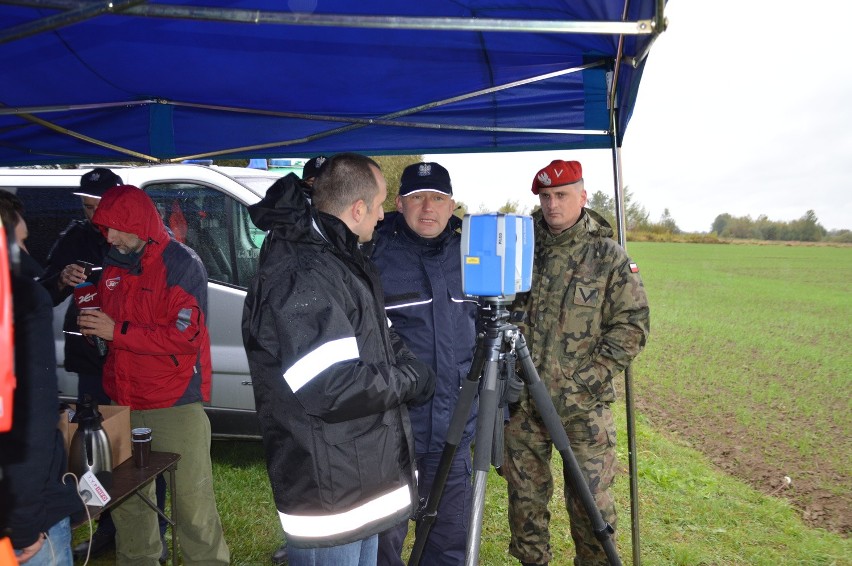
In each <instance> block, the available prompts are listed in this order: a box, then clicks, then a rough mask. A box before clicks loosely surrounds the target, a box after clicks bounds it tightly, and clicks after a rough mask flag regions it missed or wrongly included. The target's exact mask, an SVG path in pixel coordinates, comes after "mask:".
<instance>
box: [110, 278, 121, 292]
mask: <svg viewBox="0 0 852 566" xmlns="http://www.w3.org/2000/svg"><path fill="white" fill-rule="evenodd" d="M120 281H121V277H120V276H119V277H111V278H110V279H107V280H106V288H107V290H108V291H113V290H115V288H116V287H118V283H119V282H120Z"/></svg>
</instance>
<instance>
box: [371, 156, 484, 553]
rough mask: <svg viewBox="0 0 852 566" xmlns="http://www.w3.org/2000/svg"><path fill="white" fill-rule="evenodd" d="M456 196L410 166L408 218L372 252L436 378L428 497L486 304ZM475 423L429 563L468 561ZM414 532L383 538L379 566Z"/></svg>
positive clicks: (422, 463)
mask: <svg viewBox="0 0 852 566" xmlns="http://www.w3.org/2000/svg"><path fill="white" fill-rule="evenodd" d="M452 195H453V187H452V184H451V183H450V175H449V173H448V172H447V170H446V169H445V168H444V167H442V166H441V165H439V164H437V163H416V164H414V165H409V166H408V167H406V168H405V170H404V171H403V173H402V179H401V185H400V188H399V196H398V197H397V198H396V208H397V210H398V211H399V212H398V213H389V214H388V215H387V216H386V217H385V221H384V223H383V224H382V225H381V226H380V227H379V230H378V232H379V237H378V239H377V243H376V248H375V251H374V252H373V261H374V262H375V263H376V266H377V267H378V268H379V271H381V274H382V285H383V286H384V288H385V301H386V312H387V314H388V318H390V320H391V322H393V326H394V328H395V329H396V331H397V332H399V334H400V336H402V338H403V339H404V340H405V343H406V344H407V345H408V347H409V348H410V349H411V351H412V352H414V354H415V355H416V356H417V358H418V359H420V360H422V361H423V362H424V363H426V364H428V365H430V366H431V367H432V369H433V370H435V373H436V375H437V379H436V385H435V396H434V397H433V398H432V400H431V401H430V402H429V403H426V404H425V405H421V406H418V407H411V409H410V411H411V426H412V428H413V429H414V444H415V452H416V456H417V469H418V472H419V477H418V484H417V487H418V491H419V493H420V497H421V499H425V498H426V497H427V496H428V495H429V492H430V490H431V489H432V483H433V482H434V479H435V472H436V471H437V468H438V464H439V462H440V459H441V452H442V450H443V448H444V443H445V441H446V439H447V428H448V425H449V423H450V418H451V417H452V415H453V411H454V409H455V407H456V404H457V403H458V398H459V391H460V388H461V386H462V383H463V382H464V381H465V378H466V376H467V374H468V371H469V369H470V365H471V361H472V359H473V352H474V349H475V347H476V327H475V323H476V309H477V306H476V305H477V303H476V301H475V300H473V299H470V298H465V296H464V294H463V291H462V281H461V255H460V245H461V244H460V242H461V236H460V235H459V231H458V230H459V228H460V227H461V221H460V220H459V218H458V217H456V216H453V209H454V208H455V202H454V201H453V196H452ZM475 421H476V410H475V408H474V409H473V410H472V411H471V415H470V417H469V420H468V422H467V426H466V427H465V431H464V434H463V436H462V440H461V442H460V443H459V446H458V448H457V449H456V453H455V456H454V460H453V462H452V464H451V467H450V471H449V475H448V477H447V483H446V484H445V486H444V490H443V494H442V497H441V501H440V505H439V507H438V516H437V518H436V520H435V523H434V524H433V526H432V529H431V531H430V533H429V538H428V540H427V542H426V546H425V547H424V549H423V555H422V557H421V563H422V564H430V565H438V566H449V565H458V564H463V563H464V559H465V545H466V541H467V530H468V520H469V515H470V507H471V497H472V489H473V488H472V485H471V471H472V465H471V453H470V443H471V440H472V438H473V435H474V432H475ZM407 530H408V524H407V523H402V524H401V525H399V526H398V527H396V528H394V529H391V530H389V531H386V532H384V533H382V535H381V537H380V538H379V564H380V565H382V566H389V565H391V564H393V565H400V566H401V565H402V564H403V562H402V560H401V559H400V553H401V551H402V546H403V541H404V540H405V536H406V532H407Z"/></svg>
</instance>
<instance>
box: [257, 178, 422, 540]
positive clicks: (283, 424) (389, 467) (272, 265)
mask: <svg viewBox="0 0 852 566" xmlns="http://www.w3.org/2000/svg"><path fill="white" fill-rule="evenodd" d="M249 210H250V214H251V217H252V220H253V221H254V223H255V224H256V225H257V226H258V227H259V228H261V229H263V230H267V231H268V233H267V237H266V240H265V241H264V244H263V248H262V250H261V254H260V265H259V269H258V273H257V275H256V277H255V279H254V280H253V281H252V284H251V286H250V288H249V291H248V295H247V297H246V302H245V308H244V311H243V340H244V343H245V348H246V353H247V355H248V360H249V366H250V369H251V374H252V383H253V386H254V394H255V403H256V407H257V414H258V418H259V420H260V425H261V430H262V433H263V442H264V448H265V451H266V459H267V470H268V472H269V478H270V482H271V484H272V490H273V494H274V497H275V504H276V506H277V508H278V511H279V515H280V518H281V522H282V526H283V527H284V531H285V533H286V535H287V540H288V543H289V544H292V545H294V546H307V547H317V546H333V545H339V544H345V543H348V542H353V541H355V540H360V539H363V538H365V537H367V536H370V535H372V534H377V533H379V532H381V531H383V530H385V529H387V528H388V527H390V526H392V525H395V524H398V523H399V522H400V521H403V520H405V519H406V518H408V517H409V516H410V514H411V512H412V509H413V506H412V502H414V501H416V497H414V495H413V494H414V485H415V484H414V473H413V461H414V460H413V457H414V454H413V451H414V447H413V440H412V437H411V430H410V424H409V420H408V414H407V410H406V407H405V400H406V399H408V398H409V397H410V396H411V394H412V392H413V389H414V385H415V384H414V379H413V378H412V376H411V374H410V373H407V372H406V371H405V370H404V369H400V368H398V367H397V366H396V363H397V362H396V360H397V356H399V355H403V356H404V355H409V356H410V355H411V354H410V352H408V351H407V349H405V348H404V346H403V345H402V344H401V342H400V341H399V339H398V337H396V335H395V333H393V332H392V331H390V330H389V328H388V324H387V319H386V317H385V315H384V300H383V298H382V290H381V284H380V281H379V278H378V274H377V272H376V271H375V268H374V267H373V265H372V263H371V262H370V261H369V260H367V259H366V258H365V257H364V256H363V255H362V254H361V252H360V250H359V248H358V242H357V237H356V236H355V235H354V234H353V233H352V232H351V231H350V230H349V229H348V228H347V227H346V225H345V224H344V223H343V222H341V221H340V220H339V219H337V218H335V217H333V216H330V215H326V214H323V213H320V212H317V211H316V210H315V209H313V208H312V207H311V206H310V205H309V203H308V201H307V200H306V199H305V197H304V195H303V193H302V191H301V190H299V188H298V178H297V177H296V176H295V175H288V176H287V177H285V178H283V179H281V180H280V181H278V182H276V183H275V185H273V186H272V187H271V188H270V189H269V191H268V192H267V195H266V197H265V198H264V199H263V200H262V201H261V202H259V203H258V204H256V205H253V206H252V207H250V209H249ZM395 352H399V353H398V354H395ZM369 502H372V504H368V503H369Z"/></svg>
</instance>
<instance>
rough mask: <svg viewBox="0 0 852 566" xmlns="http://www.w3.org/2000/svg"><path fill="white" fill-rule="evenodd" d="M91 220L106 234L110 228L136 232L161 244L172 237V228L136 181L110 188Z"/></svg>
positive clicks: (141, 237) (140, 236)
mask: <svg viewBox="0 0 852 566" xmlns="http://www.w3.org/2000/svg"><path fill="white" fill-rule="evenodd" d="M92 223H93V224H94V225H95V226H97V227H98V228H99V229H100V231H101V233H102V234H103V235H104V237H106V235H107V230H108V229H109V228H112V229H113V230H119V231H121V232H127V233H128V234H136V235H137V236H138V237H139V238H140V239H142V240H144V241H145V242H147V243H151V242H156V243H157V244H160V245H161V246H163V245H165V244H167V243H168V241H169V232H168V230H167V229H166V225H165V224H163V219H162V217H160V213H159V212H158V211H157V207H156V206H155V205H154V201H152V200H151V197H149V196H148V195H147V194H145V191H143V190H142V189H140V188H138V187H134V186H133V185H121V186H118V187H112V188H110V189H109V190H108V191H107V192H106V193H104V196H103V197H102V198H101V202H100V204H99V205H98V209H97V210H96V211H95V215H94V216H93V217H92Z"/></svg>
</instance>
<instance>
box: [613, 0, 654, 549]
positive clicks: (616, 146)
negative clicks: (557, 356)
mask: <svg viewBox="0 0 852 566" xmlns="http://www.w3.org/2000/svg"><path fill="white" fill-rule="evenodd" d="M629 4H630V0H625V1H624V13H623V15H622V18H623V19H625V20H626V19H627V13H628V8H629ZM658 15H659V14H658ZM623 58H624V36H623V35H622V36H619V38H618V48H617V50H616V53H615V61H614V68H613V79H612V86H611V90H610V98H609V102H610V106H609V112H610V114H609V116H610V132H611V133H612V144H611V146H610V147H612V178H613V183H614V185H615V186H614V187H613V189H614V192H615V223H616V228H617V230H618V243H619V244H621V247H622V248H624V249H625V250H627V223H626V222H625V214H624V181H623V177H622V174H621V143H620V139H619V137H620V133H621V132H620V131H619V129H618V125H619V120H620V116H619V105H618V79H619V77H620V70H621V64H622V60H623ZM624 405H625V419H626V420H627V469H628V475H629V476H630V541H631V545H630V546H631V549H632V551H633V566H641V564H642V555H641V552H640V545H639V481H638V479H639V475H638V468H637V464H636V417H635V414H634V411H633V407H634V405H633V371H632V369H631V366H630V365H628V366H627V367H626V368H624Z"/></svg>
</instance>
